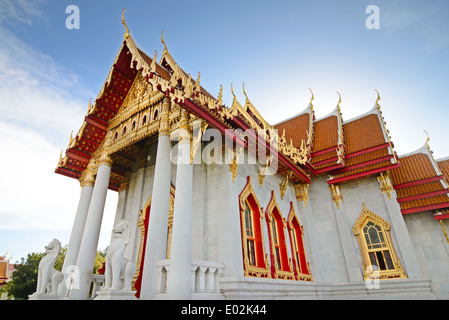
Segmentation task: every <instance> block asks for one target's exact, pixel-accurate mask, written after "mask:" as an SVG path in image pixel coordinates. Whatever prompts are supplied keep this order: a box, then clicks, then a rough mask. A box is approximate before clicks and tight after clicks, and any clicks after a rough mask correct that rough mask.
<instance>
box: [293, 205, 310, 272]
mask: <svg viewBox="0 0 449 320" xmlns="http://www.w3.org/2000/svg"><path fill="white" fill-rule="evenodd" d="M287 226H288V229H289V231H290V242H291V244H292V252H293V265H294V272H295V277H296V279H297V280H302V281H312V275H311V273H310V268H309V264H308V263H307V259H306V254H305V250H304V239H303V234H304V230H303V228H302V226H301V224H300V223H299V220H298V216H297V215H296V212H295V208H294V207H293V203H292V202H290V213H289V215H288V224H287Z"/></svg>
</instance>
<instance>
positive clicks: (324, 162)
mask: <svg viewBox="0 0 449 320" xmlns="http://www.w3.org/2000/svg"><path fill="white" fill-rule="evenodd" d="M336 160H338V157H332V158H329V159H326V160H321V161H318V162H315V163H313V165H314V166H315V167H319V166H322V165H323V164H326V163H331V162H334V161H336ZM318 170H319V169H318Z"/></svg>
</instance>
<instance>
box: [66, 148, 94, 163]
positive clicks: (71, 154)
mask: <svg viewBox="0 0 449 320" xmlns="http://www.w3.org/2000/svg"><path fill="white" fill-rule="evenodd" d="M65 155H66V156H67V157H69V158H72V159H74V160H77V161H80V162H82V163H86V164H88V163H89V160H90V158H91V157H89V158H87V157H85V156H83V155H80V154H79V153H76V152H74V151H73V149H67V150H66V152H65Z"/></svg>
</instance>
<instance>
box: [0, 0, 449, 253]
mask: <svg viewBox="0 0 449 320" xmlns="http://www.w3.org/2000/svg"><path fill="white" fill-rule="evenodd" d="M71 4H75V5H77V6H78V7H79V9H80V28H79V29H72V30H69V29H67V28H66V26H65V21H66V18H67V17H68V16H69V14H66V13H65V11H66V7H67V6H68V5H71ZM369 5H376V6H377V7H378V8H379V14H380V28H379V29H373V30H369V29H367V28H366V26H365V20H366V19H367V18H368V16H369V14H367V13H366V12H365V10H366V8H367V6H369ZM125 7H126V8H127V11H126V14H125V19H126V22H127V24H128V27H129V28H130V31H131V34H132V35H133V38H134V39H135V41H136V42H137V44H138V46H139V47H140V48H141V49H143V50H144V51H145V52H147V53H148V55H150V56H153V54H154V50H157V51H158V53H159V57H160V54H161V53H162V44H161V43H160V34H161V31H162V30H163V29H165V30H166V31H165V34H164V39H165V42H166V43H167V46H168V49H169V51H170V52H171V54H172V56H173V57H174V58H175V60H177V62H178V63H179V64H180V65H181V66H182V68H183V69H184V70H186V71H187V72H189V73H191V74H192V76H193V77H194V78H196V76H197V75H198V72H201V83H202V85H203V87H205V88H206V89H207V90H208V91H209V92H210V93H212V94H213V95H217V94H218V92H219V88H220V85H223V88H224V101H225V103H227V104H228V105H229V104H230V103H231V101H232V95H231V92H230V85H231V83H233V87H234V92H235V93H236V95H237V97H238V98H239V100H240V101H241V102H244V96H243V92H242V84H243V83H245V90H246V92H247V94H248V96H249V98H250V99H251V101H252V102H253V104H254V105H255V106H256V107H257V108H258V110H259V111H260V112H261V114H262V115H263V116H264V117H265V118H266V120H267V121H268V122H270V123H272V124H274V123H276V122H279V121H281V120H283V119H286V118H288V117H291V116H293V115H295V114H297V113H299V112H301V111H303V110H304V109H305V108H306V106H307V104H308V102H309V100H310V92H309V90H308V88H311V89H312V90H313V92H314V95H315V101H314V105H315V111H316V115H317V117H318V118H320V117H323V116H325V115H326V114H328V113H330V112H331V111H332V110H333V109H334V108H335V106H336V104H337V101H338V95H337V93H336V92H337V91H338V92H340V94H341V97H342V103H341V107H342V113H343V119H344V120H348V119H350V118H353V117H356V116H358V115H360V114H362V113H364V112H367V111H368V110H370V109H371V108H372V107H373V106H374V103H375V100H376V93H375V91H374V89H377V90H379V92H380V95H381V101H380V104H381V106H382V111H383V114H384V117H385V119H386V122H387V128H388V129H389V130H390V133H391V136H392V140H393V142H394V143H395V149H396V151H397V152H398V153H399V154H405V153H408V152H411V151H413V150H416V149H418V148H420V147H421V146H422V145H423V144H424V142H425V140H426V136H425V133H424V131H423V130H426V131H427V132H428V133H429V135H430V145H431V147H432V149H433V151H434V156H435V158H437V159H438V158H442V157H447V156H449V140H448V139H447V137H448V135H447V133H446V131H447V120H448V119H449V108H448V107H447V103H448V102H447V101H448V99H449V97H448V92H449V80H448V79H449V77H448V74H449V59H448V58H447V57H448V56H449V22H448V20H447V16H448V14H449V3H448V2H447V1H445V0H440V1H436V0H433V1H416V0H408V1H392V0H389V1H381V0H370V1H365V0H341V1H335V0H333V1H320V0H318V1H311V0H308V1H261V0H259V1H252V0H251V1H248V0H247V1H229V0H227V1H220V2H219V1H196V0H193V1H137V0H135V1H119V0H116V1H106V0H103V1H87V0H84V1H75V0H72V1H63V0H52V1H51V0H34V1H31V0H14V1H11V0H3V1H1V2H0V147H1V150H2V155H3V157H1V158H0V167H1V168H2V176H3V183H2V184H1V186H0V203H1V205H0V254H4V253H6V252H8V256H11V255H12V260H13V261H16V260H19V261H20V258H21V257H26V254H27V253H29V252H42V251H43V250H44V249H43V247H44V245H46V244H47V243H48V242H49V241H50V240H52V239H53V238H58V239H59V240H60V241H61V242H62V244H63V245H65V244H67V242H68V239H69V236H70V229H71V224H72V223H73V219H74V215H75V211H76V206H77V203H78V197H79V192H80V188H79V184H78V182H77V181H75V180H73V179H69V178H66V177H63V176H59V175H56V174H54V173H53V172H54V168H55V166H56V163H57V161H58V158H59V153H60V152H61V151H62V150H65V148H66V147H67V145H68V140H69V136H70V132H71V131H72V130H73V131H75V132H77V130H78V129H79V127H80V126H81V124H82V120H83V117H84V115H85V113H86V110H87V105H88V101H89V99H90V98H92V99H95V98H96V96H97V95H98V92H99V90H100V88H101V87H102V85H103V82H104V81H105V79H106V76H107V73H108V71H109V69H110V68H111V65H112V63H113V60H114V58H115V56H116V54H117V52H118V50H119V48H120V45H121V42H122V40H123V33H124V28H123V25H122V24H121V12H122V9H123V8H125ZM116 202H117V195H116V193H114V192H109V193H108V200H107V207H106V211H105V215H104V222H103V229H102V235H101V239H100V244H99V249H104V248H105V247H106V246H107V245H108V242H109V234H110V230H111V228H112V221H113V217H114V214H115V206H116Z"/></svg>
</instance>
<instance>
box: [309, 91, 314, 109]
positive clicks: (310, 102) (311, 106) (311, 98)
mask: <svg viewBox="0 0 449 320" xmlns="http://www.w3.org/2000/svg"><path fill="white" fill-rule="evenodd" d="M309 90H310V93H311V94H312V97H310V101H309V107H310V108H312V109H313V103H312V101H313V100H315V97H314V96H313V91H312V89H310V88H309Z"/></svg>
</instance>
